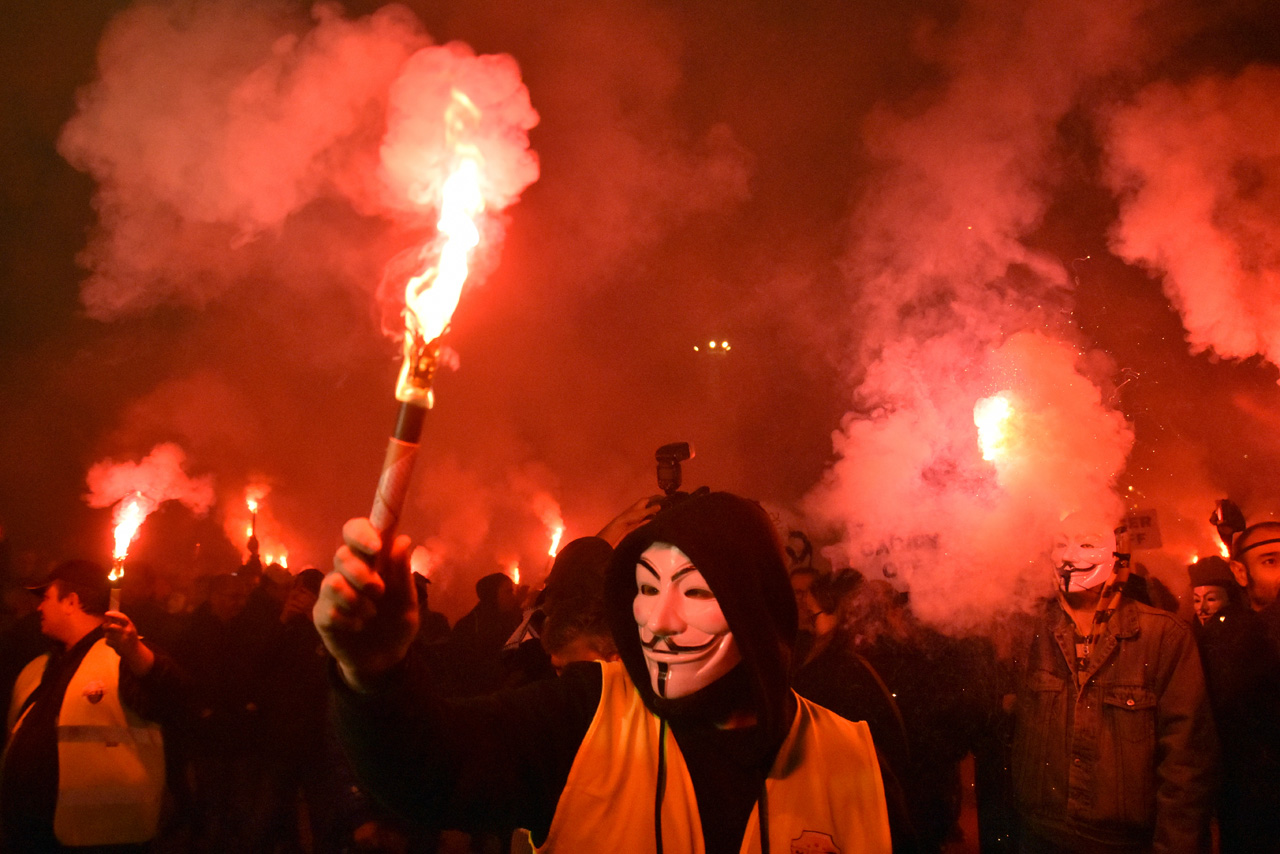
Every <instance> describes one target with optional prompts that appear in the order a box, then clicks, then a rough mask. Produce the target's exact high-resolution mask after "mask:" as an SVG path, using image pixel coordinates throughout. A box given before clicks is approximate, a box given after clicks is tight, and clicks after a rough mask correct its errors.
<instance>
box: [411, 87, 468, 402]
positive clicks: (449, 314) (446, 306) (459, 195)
mask: <svg viewBox="0 0 1280 854" xmlns="http://www.w3.org/2000/svg"><path fill="white" fill-rule="evenodd" d="M479 117H480V112H479V110H477V109H476V107H475V105H474V104H472V103H471V100H470V99H469V98H468V97H467V96H466V95H464V94H462V93H461V92H459V91H458V90H456V89H455V90H453V97H452V101H451V102H450V104H449V108H448V110H447V112H446V115H445V126H446V128H447V129H448V132H447V136H448V137H449V138H450V142H451V144H452V147H453V151H454V155H455V164H456V165H455V166H454V167H453V171H452V172H451V173H450V174H449V177H448V178H447V179H446V180H445V182H444V185H443V188H442V189H441V193H440V218H439V220H438V221H437V222H436V228H437V230H438V231H439V232H440V234H441V235H443V236H444V243H443V245H442V246H441V248H440V257H439V260H438V261H437V262H436V264H435V266H433V267H428V268H427V269H426V270H424V271H423V272H421V273H419V274H418V275H416V276H413V277H412V278H410V279H409V282H408V284H407V285H406V286H405V292H404V319H405V334H404V363H403V365H402V366H401V369H400V378H399V380H398V382H397V383H396V400H399V401H400V402H401V403H416V404H418V405H420V406H425V407H427V408H430V407H431V405H432V402H433V400H432V393H431V381H432V378H433V376H434V373H435V368H436V362H437V359H438V356H439V349H440V345H439V339H440V337H441V336H442V335H444V333H445V331H446V330H447V329H448V328H449V321H450V320H452V319H453V313H454V311H455V310H456V309H457V308H458V300H459V299H460V298H461V296H462V286H463V285H464V284H465V283H466V281H467V276H468V274H469V273H470V267H469V264H470V255H471V251H472V250H473V249H475V248H476V247H477V246H478V245H480V229H479V227H478V226H477V225H476V219H477V218H478V217H479V216H480V214H482V213H483V212H484V209H485V203H484V194H483V193H482V192H481V186H480V178H481V157H480V152H479V151H478V150H476V148H475V147H474V146H471V145H468V144H465V143H462V142H460V141H458V140H457V137H460V136H462V135H464V134H465V133H466V131H467V130H468V129H469V128H470V127H471V126H472V125H474V124H475V123H476V122H477V121H478V120H479ZM426 252H427V249H426V248H425V247H424V249H423V254H424V255H425V254H426Z"/></svg>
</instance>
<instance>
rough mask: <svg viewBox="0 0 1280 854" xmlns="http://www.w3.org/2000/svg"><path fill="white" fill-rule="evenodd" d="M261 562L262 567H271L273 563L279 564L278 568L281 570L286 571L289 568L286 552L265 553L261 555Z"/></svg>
mask: <svg viewBox="0 0 1280 854" xmlns="http://www.w3.org/2000/svg"><path fill="white" fill-rule="evenodd" d="M262 562H263V564H264V565H266V566H271V564H273V563H278V564H280V566H281V568H282V569H288V568H289V553H288V552H286V551H283V550H281V551H280V552H279V553H276V552H265V553H264V554H263V555H262Z"/></svg>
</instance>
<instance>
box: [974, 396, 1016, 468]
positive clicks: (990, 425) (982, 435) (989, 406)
mask: <svg viewBox="0 0 1280 854" xmlns="http://www.w3.org/2000/svg"><path fill="white" fill-rule="evenodd" d="M1012 416H1013V404H1011V403H1010V402H1009V398H1007V397H1005V395H1003V394H997V395H994V396H992V397H984V398H982V399H981V400H979V401H978V402H977V403H976V404H974V407H973V423H974V424H975V425H976V426H977V428H978V447H979V448H981V449H982V458H983V459H984V460H988V461H991V460H995V459H997V458H999V457H1001V456H1003V455H1004V451H1005V441H1006V440H1007V439H1008V438H1009V419H1010V418H1011V417H1012Z"/></svg>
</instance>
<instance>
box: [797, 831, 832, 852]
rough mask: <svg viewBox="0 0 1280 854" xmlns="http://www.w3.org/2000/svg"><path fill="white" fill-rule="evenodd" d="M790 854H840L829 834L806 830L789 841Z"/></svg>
mask: <svg viewBox="0 0 1280 854" xmlns="http://www.w3.org/2000/svg"><path fill="white" fill-rule="evenodd" d="M791 854H840V847H839V846H838V845H836V841H835V840H834V839H832V838H831V835H830V834H827V833H819V832H818V831H816V830H806V831H804V832H803V833H801V834H800V835H799V836H797V837H796V838H795V839H793V840H791Z"/></svg>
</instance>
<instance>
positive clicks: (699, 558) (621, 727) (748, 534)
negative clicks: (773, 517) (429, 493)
mask: <svg viewBox="0 0 1280 854" xmlns="http://www.w3.org/2000/svg"><path fill="white" fill-rule="evenodd" d="M374 539H375V538H364V537H362V536H359V535H358V534H357V535H349V536H348V546H347V547H346V550H345V551H344V550H340V551H339V554H338V556H337V559H336V560H335V567H336V568H335V574H336V575H341V576H342V579H343V580H338V579H334V580H326V582H325V587H326V591H327V595H328V596H329V597H330V600H331V601H332V602H334V603H335V606H337V603H339V602H341V605H340V606H338V607H341V608H344V609H345V608H352V607H361V606H360V605H356V604H354V603H353V602H351V601H347V600H348V599H350V598H351V597H346V598H345V599H344V598H343V596H342V591H343V590H344V589H346V586H347V585H350V579H354V580H355V582H356V584H362V583H365V582H364V579H365V576H364V574H363V573H364V572H365V570H364V569H363V568H362V567H364V566H365V564H364V562H362V561H361V560H360V559H359V558H358V557H356V556H355V554H354V549H355V548H359V549H360V550H361V551H365V550H373V546H375V542H374ZM352 543H354V546H353V545H352ZM388 570H395V571H398V568H397V567H389V568H388V569H384V570H383V572H384V574H385V573H386V572H388ZM389 589H392V588H390V587H389ZM380 599H381V601H383V602H385V601H386V597H385V596H383V597H380ZM323 606H324V599H323V597H322V603H321V606H318V607H317V624H318V625H320V626H321V630H322V632H325V631H329V632H331V634H330V636H328V637H326V643H328V644H329V648H330V650H331V651H333V652H334V654H335V656H336V657H337V658H338V659H339V665H340V666H344V665H343V662H344V661H349V662H352V666H353V667H354V666H355V665H356V664H357V663H358V659H354V658H352V657H351V655H350V653H349V652H348V650H347V649H346V648H345V647H344V646H343V640H345V637H347V636H345V635H339V636H335V635H338V633H337V632H335V631H334V629H336V628H339V627H341V628H342V630H343V631H349V630H350V628H349V626H348V625H344V624H342V623H341V612H340V611H339V610H338V607H335V608H334V610H333V611H332V612H329V611H326V610H324V607H323ZM370 607H373V605H372V603H370ZM604 609H605V617H606V620H607V621H608V622H609V624H610V628H611V631H612V633H613V636H614V640H615V642H616V644H617V647H618V651H619V654H620V660H619V661H613V662H606V663H600V662H589V663H581V664H575V665H570V666H569V667H567V668H566V669H565V671H564V674H563V675H562V676H560V677H558V678H556V679H552V680H547V681H543V682H538V683H534V684H531V685H528V686H525V687H524V688H522V689H519V690H517V691H504V692H499V693H497V694H494V695H491V696H488V697H483V698H475V699H473V700H468V701H449V700H441V699H440V698H438V697H435V698H432V697H431V696H430V692H429V691H428V690H424V689H425V688H429V681H430V680H429V678H427V679H424V678H422V677H420V676H419V675H416V674H417V668H418V666H419V665H416V664H415V663H414V662H413V660H412V655H410V656H409V658H408V659H406V660H405V661H404V662H403V663H401V664H397V665H394V666H393V667H391V668H390V669H389V670H383V671H381V672H380V673H375V674H373V675H374V676H375V677H376V678H377V682H376V687H374V688H373V689H372V690H370V689H364V690H361V688H360V687H358V686H363V685H365V684H366V683H365V682H364V681H363V679H362V678H358V679H356V680H355V681H354V682H352V681H342V680H344V679H345V677H342V676H339V680H340V681H338V682H336V683H335V689H336V699H337V708H338V712H339V719H340V724H341V730H342V731H341V734H342V736H343V740H344V743H345V744H346V746H347V747H348V750H349V753H350V754H351V756H352V758H353V760H354V763H355V767H356V770H357V772H358V773H359V774H360V776H361V777H362V780H363V782H364V784H365V786H366V788H368V789H369V790H370V791H372V792H373V793H375V794H376V795H378V796H379V797H380V798H381V799H383V800H384V801H386V802H388V803H389V804H390V805H392V806H393V807H396V808H398V809H399V810H400V811H402V812H405V813H408V814H410V815H412V816H416V817H418V818H420V819H422V820H424V821H426V822H429V823H431V824H434V825H436V826H442V827H463V828H465V829H495V828H500V827H501V826H502V825H503V823H504V822H505V823H508V825H507V826H511V825H515V826H520V827H525V828H529V830H530V831H531V837H532V841H533V843H534V844H535V845H536V846H537V848H538V850H539V851H556V852H582V851H610V852H617V854H629V852H644V854H649V852H655V851H656V852H658V854H769V852H773V854H790V852H793V851H805V852H810V851H812V852H840V854H864V852H867V853H868V854H869V853H870V852H876V854H887V852H889V851H890V847H891V842H890V834H889V823H888V815H887V809H886V804H885V796H884V786H883V782H882V780H881V777H880V769H879V765H878V762H877V760H876V755H875V749H874V747H873V746H872V742H871V736H870V732H869V730H868V728H867V725H866V724H865V723H863V722H852V721H847V720H845V719H843V718H840V717H839V716H837V715H836V714H835V713H834V712H830V711H828V710H827V709H824V708H822V707H820V706H817V705H816V704H814V703H811V702H809V701H807V700H804V699H801V698H799V697H797V696H796V695H795V693H794V692H792V691H791V689H790V687H789V686H788V666H789V662H790V657H791V647H792V644H793V643H794V640H795V633H796V613H795V609H794V606H793V598H792V593H791V587H790V583H789V580H788V577H787V573H786V569H785V565H784V563H783V558H782V551H781V547H780V545H779V543H778V540H777V537H776V534H775V533H774V530H773V525H772V523H771V522H770V520H769V517H768V516H767V515H766V514H765V512H764V511H763V509H762V508H761V507H760V506H759V505H758V504H756V503H755V502H752V501H748V500H746V499H743V498H739V497H737V496H734V495H730V494H728V493H709V494H702V495H694V496H692V497H689V498H687V499H684V500H681V501H679V502H677V503H674V504H673V505H671V506H670V507H668V508H667V509H665V510H663V511H662V512H661V513H660V514H658V515H657V516H656V517H655V518H654V519H653V520H652V521H651V522H649V523H648V524H646V525H645V526H644V527H642V528H639V529H637V530H636V531H634V532H633V533H632V534H630V535H629V536H628V537H627V538H626V539H624V540H623V541H622V542H621V543H620V544H619V547H618V549H617V551H616V553H615V554H614V557H613V559H612V560H611V561H610V563H609V566H608V568H607V569H606V573H605V579H604ZM338 673H340V674H341V673H345V671H338ZM353 688H356V690H352V689H353Z"/></svg>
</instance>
